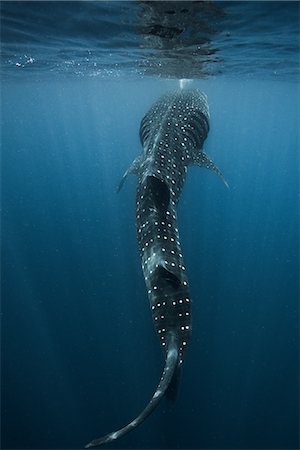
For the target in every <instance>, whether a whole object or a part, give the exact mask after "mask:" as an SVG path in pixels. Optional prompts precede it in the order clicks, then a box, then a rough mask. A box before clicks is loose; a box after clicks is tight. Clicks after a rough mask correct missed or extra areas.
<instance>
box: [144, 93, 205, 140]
mask: <svg viewBox="0 0 300 450" xmlns="http://www.w3.org/2000/svg"><path fill="white" fill-rule="evenodd" d="M174 127H175V129H176V128H177V127H178V130H180V131H182V132H183V133H185V134H186V135H187V136H188V137H189V138H190V139H191V141H192V142H193V145H194V147H195V148H201V147H202V144H203V141H204V140H205V138H206V136H207V133H208V131H209V109H208V104H207V98H206V95H205V94H204V93H203V92H201V91H199V90H198V89H193V90H179V91H172V92H169V93H167V94H164V95H162V96H161V97H160V98H159V99H158V100H157V102H155V103H154V105H153V106H152V107H151V108H150V110H149V111H148V112H147V114H146V115H145V116H144V118H143V119H142V121H141V126H140V140H141V143H142V145H143V147H144V148H149V147H151V148H152V147H153V145H154V144H155V143H156V142H157V140H159V139H164V138H167V140H168V141H169V140H170V135H169V132H170V130H172V129H174Z"/></svg>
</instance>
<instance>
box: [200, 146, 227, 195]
mask: <svg viewBox="0 0 300 450" xmlns="http://www.w3.org/2000/svg"><path fill="white" fill-rule="evenodd" d="M193 164H196V165H197V166H200V167H206V169H210V170H212V171H213V172H215V173H216V174H217V175H218V176H219V177H220V178H221V180H222V181H223V183H224V184H225V186H226V187H227V188H228V189H229V185H228V183H227V181H226V179H225V177H224V175H223V174H222V172H221V170H220V169H219V168H218V166H217V165H216V164H215V163H214V162H213V161H212V160H211V159H210V158H209V157H208V156H207V154H206V153H205V152H204V151H203V150H202V151H201V153H200V154H198V155H197V156H195V157H194V158H193Z"/></svg>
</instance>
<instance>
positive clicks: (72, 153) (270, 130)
mask: <svg viewBox="0 0 300 450" xmlns="http://www.w3.org/2000/svg"><path fill="white" fill-rule="evenodd" d="M0 11H1V146H2V310H1V317H2V337H1V347H2V352H1V355H2V362H1V372H2V374H1V381H2V384H1V386H2V394H1V414H2V415H1V441H2V442H1V446H2V448H3V449H71V448H83V446H84V445H85V444H86V443H88V442H89V441H90V440H91V439H93V438H96V437H99V436H101V435H103V434H106V433H108V432H110V431H113V430H115V429H116V428H118V427H120V426H123V425H125V424H126V423H127V422H128V421H130V420H132V419H133V418H134V417H135V415H136V414H138V413H139V412H140V411H141V410H142V408H143V407H144V406H145V404H146V403H147V402H148V401H149V399H150V397H151V395H152V393H153V391H154V389H155V388H156V385H157V382H158V380H159V377H160V374H161V370H162V367H163V355H162V352H161V349H160V346H159V342H158V339H157V337H156V335H155V333H154V331H153V326H152V319H151V314H150V310H149V305H148V299H147V292H146V288H145V285H144V279H143V275H142V271H141V268H140V259H139V255H138V247H137V241H136V231H135V189H136V179H135V178H134V177H130V178H129V180H128V181H127V182H126V184H125V186H124V188H123V190H122V191H121V192H120V193H119V194H117V193H116V188H117V186H118V183H119V181H120V179H121V177H122V175H123V173H124V171H125V170H126V169H127V167H128V166H129V164H130V163H131V162H132V160H133V159H134V158H135V156H136V155H137V154H138V153H139V152H140V151H141V144H140V142H139V136H138V131H139V124H140V121H141V119H142V117H143V115H144V114H145V113H146V111H147V110H148V109H149V108H150V106H151V105H152V104H153V102H154V101H156V100H157V98H158V97H159V96H160V95H161V94H163V93H165V92H166V91H168V90H170V89H177V88H179V80H180V79H183V78H184V79H189V80H192V81H190V83H189V84H188V87H197V88H199V89H201V90H202V91H204V92H205V93H206V94H207V96H208V102H209V106H210V114H211V129H210V132H209V135H208V138H207V140H206V142H205V149H206V151H207V153H208V154H209V155H210V156H211V157H212V158H213V159H214V161H215V163H216V164H217V165H218V166H219V167H220V169H221V170H222V172H223V173H224V175H225V177H226V179H227V181H228V183H229V185H230V189H229V190H228V189H226V188H225V187H224V185H223V184H222V182H221V181H220V180H219V179H218V177H217V176H216V175H215V174H213V173H212V172H209V171H207V170H205V169H200V168H197V167H192V168H190V169H189V171H188V177H187V181H186V184H185V187H184V190H183V193H182V197H181V199H180V202H179V208H178V216H179V230H180V237H181V241H182V247H183V253H184V258H185V263H186V266H187V272H188V276H189V281H190V288H191V296H192V299H193V334H192V339H191V343H190V346H189V349H188V352H187V355H186V360H185V362H184V367H183V374H182V380H181V386H180V392H179V397H178V399H177V401H176V403H175V404H171V403H169V402H168V401H166V400H163V401H162V403H161V404H160V405H159V407H158V408H157V409H156V411H155V412H154V413H153V414H152V415H151V416H150V417H149V418H148V419H147V420H146V421H145V422H144V423H143V424H142V425H141V426H140V427H138V428H137V429H136V430H135V431H133V432H132V433H129V434H128V435H126V436H125V437H124V438H122V440H119V441H118V440H117V441H116V442H114V443H112V444H110V445H107V448H112V449H122V448H124V449H250V448H251V449H298V448H299V434H298V433H299V430H298V424H299V422H298V420H299V417H298V416H299V409H298V407H299V379H298V376H299V370H298V357H299V341H298V338H299V336H298V325H299V316H298V300H299V284H298V278H299V129H300V127H299V125H300V106H299V105H300V99H299V94H300V90H299V54H300V53H299V50H300V49H299V39H300V37H299V2H289V1H278V2H272V1H266V2H252V1H249V2H240V1H237V2H189V1H187V2H144V1H135V2H127V1H125V2H114V1H110V2H105V1H103V2H90V1H86V2H76V1H74V2H73V1H66V2H55V1H53V2H52V1H49V2H48V1H42V2H37V1H32V2H26V1H24V2H23V1H22V2H15V1H3V2H1V10H0Z"/></svg>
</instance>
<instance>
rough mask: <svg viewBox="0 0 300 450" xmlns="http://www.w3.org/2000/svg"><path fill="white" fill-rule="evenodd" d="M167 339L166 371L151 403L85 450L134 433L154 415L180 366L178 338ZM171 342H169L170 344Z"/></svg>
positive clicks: (170, 337) (171, 335) (94, 441)
mask: <svg viewBox="0 0 300 450" xmlns="http://www.w3.org/2000/svg"><path fill="white" fill-rule="evenodd" d="M166 338H167V345H168V349H167V352H166V362H165V367H164V371H163V373H162V376H161V379H160V382H159V384H158V386H157V388H156V391H155V392H154V394H153V396H152V398H151V400H150V402H149V403H148V405H147V406H146V407H145V409H144V410H143V411H142V412H141V413H140V414H139V415H138V416H137V417H136V418H135V419H134V420H132V421H131V422H130V423H129V424H128V425H126V426H125V427H123V428H120V429H119V430H117V431H113V432H112V433H109V434H106V435H105V436H103V437H101V438H99V439H94V440H93V441H91V442H90V443H89V444H87V445H86V446H85V448H91V447H99V446H100V445H103V444H107V443H108V442H111V441H114V440H116V439H118V438H120V437H122V436H124V435H125V434H127V433H128V432H129V431H132V430H133V429H134V428H136V427H137V426H138V425H140V424H141V423H142V422H143V421H144V420H145V419H146V418H147V417H148V416H149V414H151V413H152V411H153V410H154V409H155V408H156V406H157V405H158V403H159V402H160V400H161V399H162V397H163V396H164V395H165V393H166V391H167V390H168V387H169V386H170V384H171V381H172V378H173V376H174V374H175V373H176V371H177V370H178V365H179V364H180V360H179V351H178V343H177V339H176V336H175V334H174V332H173V333H170V334H169V335H168V336H166ZM168 341H169V342H168Z"/></svg>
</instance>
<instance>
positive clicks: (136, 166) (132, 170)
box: [117, 155, 143, 192]
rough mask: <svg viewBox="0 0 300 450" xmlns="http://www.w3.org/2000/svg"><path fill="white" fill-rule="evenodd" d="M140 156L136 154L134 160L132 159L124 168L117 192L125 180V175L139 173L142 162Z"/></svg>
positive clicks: (141, 156)
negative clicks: (125, 168) (126, 167)
mask: <svg viewBox="0 0 300 450" xmlns="http://www.w3.org/2000/svg"><path fill="white" fill-rule="evenodd" d="M142 158H143V155H139V156H137V157H136V158H135V160H134V161H133V163H132V164H131V165H130V166H129V168H128V169H127V170H126V172H125V173H124V175H123V177H122V180H121V181H120V184H119V186H118V190H117V192H120V190H121V189H122V187H123V184H124V183H125V180H126V178H127V175H138V174H139V172H140V167H141V164H142Z"/></svg>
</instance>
